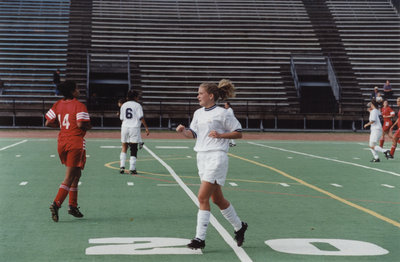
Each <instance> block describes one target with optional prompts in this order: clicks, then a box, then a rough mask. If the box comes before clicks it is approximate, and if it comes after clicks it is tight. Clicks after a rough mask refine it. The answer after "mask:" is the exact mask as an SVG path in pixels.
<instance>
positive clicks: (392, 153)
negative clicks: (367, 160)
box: [390, 144, 397, 156]
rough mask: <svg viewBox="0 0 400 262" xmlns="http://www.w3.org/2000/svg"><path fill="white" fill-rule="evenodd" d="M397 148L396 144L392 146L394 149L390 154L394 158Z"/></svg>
mask: <svg viewBox="0 0 400 262" xmlns="http://www.w3.org/2000/svg"><path fill="white" fill-rule="evenodd" d="M396 147H397V144H395V145H394V146H392V148H391V149H390V154H391V155H392V156H394V151H396Z"/></svg>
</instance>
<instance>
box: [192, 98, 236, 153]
mask: <svg viewBox="0 0 400 262" xmlns="http://www.w3.org/2000/svg"><path fill="white" fill-rule="evenodd" d="M190 130H191V131H192V132H193V134H194V136H195V137H196V138H197V139H196V145H195V147H194V151H196V152H205V151H217V150H221V151H225V152H228V149H229V139H224V138H212V137H209V136H208V135H209V134H210V132H211V131H213V130H215V131H217V132H218V133H228V132H233V131H239V132H240V131H242V126H241V124H240V123H239V121H238V120H237V119H236V118H235V117H234V116H233V114H230V113H229V112H228V111H227V110H226V109H224V108H222V107H218V106H217V105H214V106H213V107H210V108H204V107H202V108H200V109H197V110H196V111H195V112H194V115H193V120H192V122H191V123H190Z"/></svg>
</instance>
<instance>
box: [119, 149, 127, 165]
mask: <svg viewBox="0 0 400 262" xmlns="http://www.w3.org/2000/svg"><path fill="white" fill-rule="evenodd" d="M125 161H126V153H122V152H121V154H120V155H119V167H125Z"/></svg>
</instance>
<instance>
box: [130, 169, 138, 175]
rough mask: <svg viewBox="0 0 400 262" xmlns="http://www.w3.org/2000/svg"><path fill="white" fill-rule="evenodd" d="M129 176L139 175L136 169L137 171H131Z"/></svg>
mask: <svg viewBox="0 0 400 262" xmlns="http://www.w3.org/2000/svg"><path fill="white" fill-rule="evenodd" d="M129 174H131V175H137V171H136V169H135V170H131V171H129Z"/></svg>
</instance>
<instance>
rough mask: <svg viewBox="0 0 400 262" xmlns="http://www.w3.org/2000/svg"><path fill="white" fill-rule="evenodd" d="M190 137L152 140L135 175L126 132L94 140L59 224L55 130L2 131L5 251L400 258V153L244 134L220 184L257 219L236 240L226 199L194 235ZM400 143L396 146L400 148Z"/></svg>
mask: <svg viewBox="0 0 400 262" xmlns="http://www.w3.org/2000/svg"><path fill="white" fill-rule="evenodd" d="M193 145H194V140H154V139H146V140H145V148H144V149H142V150H140V151H139V153H138V162H137V170H138V175H137V176H131V175H128V174H124V175H121V174H119V172H118V171H119V153H120V142H119V140H118V139H87V148H88V149H87V154H88V155H87V163H86V167H85V170H84V171H83V176H82V179H81V185H80V186H79V190H80V191H79V199H78V203H79V206H80V207H81V209H80V210H81V212H82V213H83V214H84V218H82V219H77V218H74V217H72V216H70V215H68V214H67V209H68V208H67V205H68V202H67V201H68V200H66V202H64V205H63V207H62V208H61V209H60V221H59V222H58V223H54V222H53V221H52V220H51V217H50V211H49V205H50V203H51V202H52V201H53V199H54V197H55V194H56V193H57V190H58V187H59V185H60V183H61V182H62V180H63V178H64V172H65V168H64V167H63V166H62V165H61V164H60V162H59V159H58V155H57V152H56V148H57V141H56V139H53V138H51V139H34V138H29V139H17V138H0V164H1V171H0V173H1V176H0V177H1V183H0V199H1V200H0V203H1V205H0V208H1V210H2V211H1V214H0V219H1V220H0V222H1V230H0V235H1V247H0V254H1V259H0V260H1V261H144V262H146V261H177V262H179V261H194V262H196V261H230V262H231V261H311V262H313V261H346V262H347V261H350V262H352V261H399V258H400V160H399V158H395V159H394V160H386V159H384V157H383V156H382V155H381V161H382V162H380V163H370V162H369V160H370V159H371V158H372V156H371V152H370V151H369V150H367V148H368V145H367V142H365V143H359V142H332V141H330V142H323V141H322V142H320V141H268V140H253V141H252V140H237V146H236V147H234V148H231V150H230V158H229V161H230V166H229V173H228V179H227V181H226V184H225V186H224V188H223V191H224V193H225V196H226V198H227V199H228V200H229V201H230V202H231V203H232V204H233V205H234V207H235V209H236V211H237V213H238V215H239V216H240V218H241V219H242V220H243V221H246V222H247V223H248V224H249V229H248V231H247V233H246V240H245V243H244V245H243V247H242V248H238V247H237V246H236V244H235V242H234V240H233V228H232V227H231V225H230V224H229V223H228V222H227V221H226V220H225V219H224V218H223V216H222V215H221V213H220V212H219V210H218V208H217V207H216V206H215V205H213V206H212V214H213V216H214V218H213V219H212V220H211V223H210V226H209V228H208V232H207V239H206V247H205V249H204V250H202V251H200V250H197V251H192V250H189V249H187V248H185V245H186V244H187V243H188V242H189V240H190V239H191V238H193V237H194V235H195V228H196V217H197V209H198V208H197V206H196V202H197V200H196V195H197V191H198V188H199V182H200V181H199V178H198V176H197V167H196V154H195V152H194V151H193ZM399 154H400V153H399Z"/></svg>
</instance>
